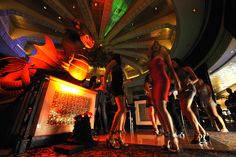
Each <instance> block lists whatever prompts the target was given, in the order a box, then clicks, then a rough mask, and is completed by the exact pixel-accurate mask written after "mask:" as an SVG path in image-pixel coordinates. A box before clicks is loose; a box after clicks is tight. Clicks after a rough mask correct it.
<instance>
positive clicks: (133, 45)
mask: <svg viewBox="0 0 236 157" xmlns="http://www.w3.org/2000/svg"><path fill="white" fill-rule="evenodd" d="M151 44H152V41H139V42H127V43H122V44H118V45H114V46H113V48H114V49H117V48H133V49H135V48H136V49H138V48H142V49H145V48H149V47H150V46H151Z"/></svg>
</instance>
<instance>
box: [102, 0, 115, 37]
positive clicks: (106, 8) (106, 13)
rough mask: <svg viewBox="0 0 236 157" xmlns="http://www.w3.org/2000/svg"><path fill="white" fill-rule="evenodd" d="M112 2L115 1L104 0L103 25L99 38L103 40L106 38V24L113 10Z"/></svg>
mask: <svg viewBox="0 0 236 157" xmlns="http://www.w3.org/2000/svg"><path fill="white" fill-rule="evenodd" d="M112 3H113V0H105V2H104V8H103V13H102V20H101V26H100V31H99V40H100V41H102V40H103V39H104V33H105V29H106V25H107V23H108V22H109V19H110V12H111V8H112Z"/></svg>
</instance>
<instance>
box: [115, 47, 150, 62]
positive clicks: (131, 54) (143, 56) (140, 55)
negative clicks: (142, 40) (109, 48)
mask: <svg viewBox="0 0 236 157" xmlns="http://www.w3.org/2000/svg"><path fill="white" fill-rule="evenodd" d="M113 52H114V53H116V54H120V55H122V56H128V57H133V58H138V59H144V60H147V59H148V58H147V55H146V54H145V53H144V52H135V51H130V50H124V49H114V50H113Z"/></svg>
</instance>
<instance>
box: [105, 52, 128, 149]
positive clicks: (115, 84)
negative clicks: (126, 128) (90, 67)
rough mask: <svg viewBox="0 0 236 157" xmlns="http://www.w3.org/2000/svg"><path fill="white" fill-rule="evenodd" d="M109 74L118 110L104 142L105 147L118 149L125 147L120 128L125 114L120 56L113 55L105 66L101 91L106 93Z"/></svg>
mask: <svg viewBox="0 0 236 157" xmlns="http://www.w3.org/2000/svg"><path fill="white" fill-rule="evenodd" d="M110 72H111V75H112V81H111V92H112V94H113V96H114V97H115V101H116V104H117V107H118V110H117V112H116V114H115V116H114V119H113V122H112V126H111V129H110V132H109V138H108V139H107V140H106V143H107V146H111V147H112V148H116V149H118V148H120V147H121V146H127V144H126V143H124V141H123V139H122V129H123V128H122V127H123V124H124V119H125V114H126V112H127V111H126V105H125V97H124V91H123V71H122V69H121V58H120V55H118V54H114V56H113V58H112V59H111V61H110V62H109V63H108V65H107V66H106V71H105V74H104V81H103V83H102V87H103V90H104V91H106V89H105V87H106V84H107V82H106V80H107V77H108V74H109V73H110ZM116 130H118V131H117V132H118V133H119V137H118V143H119V145H117V143H116V141H115V133H116Z"/></svg>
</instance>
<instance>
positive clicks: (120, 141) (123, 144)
mask: <svg viewBox="0 0 236 157" xmlns="http://www.w3.org/2000/svg"><path fill="white" fill-rule="evenodd" d="M117 141H118V142H119V144H120V147H128V146H129V145H128V144H127V143H125V142H124V141H123V139H121V138H118V139H117Z"/></svg>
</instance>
